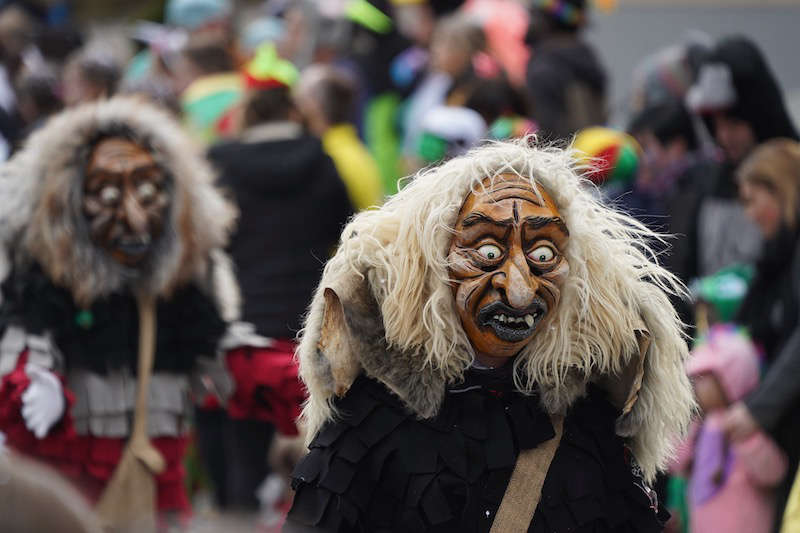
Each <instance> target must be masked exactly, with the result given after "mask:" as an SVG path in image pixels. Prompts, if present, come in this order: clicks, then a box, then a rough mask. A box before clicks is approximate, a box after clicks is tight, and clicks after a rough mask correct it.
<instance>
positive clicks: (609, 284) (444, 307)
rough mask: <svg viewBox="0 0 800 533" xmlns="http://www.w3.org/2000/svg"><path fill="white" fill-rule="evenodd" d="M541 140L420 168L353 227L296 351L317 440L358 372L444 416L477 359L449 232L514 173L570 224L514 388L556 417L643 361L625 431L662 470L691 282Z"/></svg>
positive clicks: (679, 401)
mask: <svg viewBox="0 0 800 533" xmlns="http://www.w3.org/2000/svg"><path fill="white" fill-rule="evenodd" d="M533 144H535V139H534V138H528V139H522V140H518V141H512V142H493V143H490V144H487V145H484V146H482V147H479V148H476V149H474V150H472V151H470V152H469V153H468V154H466V155H464V156H462V157H458V158H455V159H452V160H450V161H449V162H447V163H445V164H443V165H441V166H439V167H435V168H429V169H426V170H423V171H422V172H420V173H419V174H418V175H416V176H415V177H414V179H413V181H411V182H410V183H409V184H408V185H407V186H406V187H404V188H403V189H402V190H401V191H400V192H399V193H398V194H397V195H395V196H394V197H392V198H391V199H390V200H389V201H388V202H387V203H386V204H385V205H384V206H383V207H381V208H380V209H377V210H373V211H365V212H362V213H360V214H358V215H356V216H355V217H354V218H353V220H352V221H351V222H350V223H349V224H348V225H347V226H346V227H345V229H344V231H343V233H342V241H341V243H340V246H339V249H338V251H337V253H336V254H335V255H334V257H333V258H332V259H331V260H330V261H329V262H328V264H327V265H326V267H325V270H324V273H323V276H322V280H321V282H320V285H319V287H318V289H317V291H316V294H315V296H314V299H313V300H312V303H311V306H310V310H309V313H308V315H307V317H306V323H305V328H304V330H303V331H302V332H301V341H300V345H299V347H298V357H299V360H300V373H301V377H302V379H303V380H304V382H305V384H306V386H307V387H308V390H309V393H310V397H309V399H308V402H307V403H306V405H305V408H304V411H303V417H304V421H305V424H306V429H307V431H308V435H309V437H313V435H314V434H315V433H316V431H317V430H318V429H319V428H320V426H321V425H322V424H323V423H324V422H325V421H326V420H328V419H330V418H331V417H333V416H335V412H334V409H333V407H332V401H333V399H334V397H335V396H337V395H341V394H343V393H344V391H346V389H347V388H348V387H349V385H350V384H351V383H352V380H353V379H354V378H355V376H356V375H357V374H358V372H361V371H363V372H366V374H367V375H369V376H370V377H373V378H375V379H378V380H380V381H381V382H383V383H384V384H385V385H386V386H387V387H388V388H389V389H390V390H392V391H393V392H394V393H395V394H397V395H398V396H399V397H400V398H401V399H402V400H403V401H404V402H405V404H406V405H407V406H408V407H409V409H411V410H412V411H414V412H416V413H417V414H418V415H419V416H420V417H431V416H434V415H435V414H436V413H437V412H438V409H439V407H440V405H441V403H442V400H443V397H444V393H445V387H446V386H447V385H448V384H452V383H455V382H457V381H458V380H459V379H460V378H461V377H462V375H463V373H464V371H465V370H466V369H467V368H468V367H469V366H470V364H471V363H472V361H473V351H472V347H471V346H470V342H469V340H468V339H467V336H466V334H465V333H464V330H463V329H462V326H461V323H460V319H459V316H458V313H457V310H456V308H455V302H454V297H453V291H452V287H451V284H450V283H451V279H450V277H449V275H448V262H447V257H448V250H449V246H450V241H451V239H452V236H453V228H454V226H455V223H456V219H457V216H458V213H459V210H460V208H461V206H462V204H463V202H464V199H465V198H466V196H467V195H468V194H469V193H470V192H471V191H475V190H479V189H481V188H482V187H483V185H482V181H483V180H484V179H485V178H487V177H493V176H498V175H499V174H503V173H513V174H517V175H518V176H520V177H522V178H524V179H526V180H530V183H531V185H532V187H533V188H534V190H537V191H538V190H544V191H546V192H547V193H548V194H549V195H550V196H551V197H552V199H553V201H554V202H555V204H556V206H557V208H558V210H559V212H560V214H561V217H562V218H563V219H564V220H565V222H566V225H567V227H568V229H569V233H570V238H569V243H568V245H567V247H566V250H565V254H566V257H567V260H568V261H569V266H570V268H569V276H568V278H567V279H566V281H565V282H564V286H563V288H562V297H561V302H560V304H559V306H558V308H557V309H556V311H555V312H554V313H552V314H551V315H550V316H549V317H548V318H547V319H546V321H545V322H543V323H542V324H541V325H540V326H539V327H538V328H537V331H536V333H535V336H534V338H533V339H532V341H531V342H530V344H528V345H527V346H526V347H525V348H524V349H523V350H522V351H521V352H520V353H519V354H518V356H517V357H516V358H515V360H514V383H515V385H516V387H517V388H518V390H520V391H521V392H523V393H532V392H533V391H534V389H536V390H538V391H539V393H540V394H541V398H542V405H543V407H544V408H545V409H546V410H547V411H548V412H550V413H563V412H564V411H565V410H566V409H567V408H568V407H569V405H571V404H572V403H573V402H574V401H575V400H576V399H577V398H578V397H579V396H581V395H582V394H583V393H584V392H585V387H586V384H587V383H589V382H601V383H608V382H609V381H614V380H618V381H619V380H627V379H628V378H625V377H624V376H627V375H629V374H630V368H635V369H638V370H639V372H638V374H639V375H638V376H637V378H635V379H633V381H632V382H628V383H627V384H625V385H624V386H625V387H627V388H628V389H632V390H631V395H633V396H635V394H636V393H637V392H638V398H636V401H635V404H633V408H632V409H631V410H630V411H626V414H625V415H623V416H622V417H620V419H619V420H618V424H617V431H618V433H619V434H620V435H623V436H625V437H629V438H630V442H631V445H632V447H633V451H634V454H635V455H636V457H637V459H638V461H639V463H640V464H641V465H642V468H643V470H644V472H645V476H646V478H648V479H652V478H653V477H654V476H655V473H656V471H657V470H658V469H660V468H663V467H664V466H665V463H666V462H667V460H668V459H669V457H670V454H671V452H672V448H671V446H672V443H673V442H675V440H676V438H677V437H679V436H680V435H681V434H682V433H683V432H684V431H685V428H686V426H687V424H688V422H689V419H690V417H691V415H692V413H693V409H694V401H693V398H692V391H691V387H690V384H689V381H688V378H687V377H686V373H685V372H684V368H683V363H684V360H685V358H686V356H687V345H686V342H685V339H684V337H683V334H682V329H681V328H682V324H681V322H680V320H679V319H678V317H677V315H676V313H675V311H674V309H673V307H672V305H671V304H670V301H669V299H668V294H669V293H681V292H682V290H683V289H682V287H681V285H680V283H679V282H678V281H677V280H676V279H675V277H674V276H672V275H671V274H670V273H669V272H667V271H666V270H665V269H664V268H663V267H661V266H660V265H659V264H658V263H657V261H656V258H655V255H654V253H653V251H652V250H651V248H650V247H649V244H648V242H652V239H657V238H658V236H657V235H656V234H654V233H653V232H651V231H650V230H648V229H647V228H645V227H644V226H642V225H641V224H640V223H638V222H636V221H635V220H633V219H632V218H630V217H628V216H626V215H624V214H622V213H620V212H618V211H615V210H614V209H611V208H609V207H607V206H605V205H603V204H602V203H601V202H600V201H599V200H597V199H596V198H595V196H594V195H593V194H592V193H591V192H590V191H589V190H587V183H588V182H586V181H585V180H583V179H582V178H581V177H580V170H581V169H579V168H577V167H576V163H575V158H574V157H573V155H572V153H571V151H570V150H564V149H560V148H555V147H537V146H532V145H533ZM337 317H338V318H339V321H338V322H337ZM342 319H343V320H342ZM342 330H343V331H344V336H345V337H346V338H345V339H344V340H343V339H342V338H341V331H342ZM337 335H338V336H337ZM643 336H647V337H649V341H650V342H649V344H647V343H642V337H643ZM640 348H641V350H640ZM634 373H636V372H635V371H634Z"/></svg>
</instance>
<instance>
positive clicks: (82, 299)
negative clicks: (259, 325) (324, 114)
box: [0, 98, 258, 513]
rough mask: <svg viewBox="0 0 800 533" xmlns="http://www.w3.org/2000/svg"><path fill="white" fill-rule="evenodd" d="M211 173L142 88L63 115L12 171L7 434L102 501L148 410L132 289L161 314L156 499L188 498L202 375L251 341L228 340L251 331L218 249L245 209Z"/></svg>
mask: <svg viewBox="0 0 800 533" xmlns="http://www.w3.org/2000/svg"><path fill="white" fill-rule="evenodd" d="M212 182H213V176H212V173H211V170H210V168H209V167H208V166H207V164H206V163H205V162H204V161H203V159H202V158H201V157H200V156H199V155H198V154H197V153H196V151H195V150H194V149H193V147H192V145H191V144H190V143H189V141H188V140H187V139H186V138H185V136H184V134H183V133H182V132H181V131H180V129H179V127H178V126H177V125H176V124H175V123H174V122H173V120H172V119H171V118H170V117H169V116H167V115H166V114H165V113H163V112H161V111H159V110H157V109H155V108H153V107H151V106H150V105H148V104H145V103H144V102H142V101H140V100H135V99H130V98H118V99H113V100H109V101H106V102H103V103H99V104H89V105H86V106H83V107H80V108H76V109H75V110H72V111H68V112H65V113H63V114H61V115H59V116H57V117H56V118H54V119H52V120H51V121H50V122H49V123H48V124H47V125H46V126H45V127H43V128H42V129H41V130H39V131H38V132H36V133H35V134H34V135H33V136H32V137H31V138H30V140H29V141H28V143H27V146H26V147H25V149H24V150H22V151H21V152H20V153H19V154H18V155H17V156H16V157H15V158H14V159H13V160H12V161H10V162H9V163H8V164H7V165H6V166H5V167H4V168H3V171H2V174H0V198H2V202H3V205H2V209H0V227H2V235H0V241H2V242H3V244H4V249H3V254H0V255H3V256H4V257H5V258H6V259H7V261H6V263H7V264H6V266H7V267H10V268H9V269H8V270H9V271H8V272H3V277H4V278H5V281H4V283H3V286H2V298H3V302H2V307H1V308H0V309H1V310H2V312H1V313H0V376H2V381H0V431H3V432H5V433H6V435H7V436H8V443H9V445H10V446H11V447H13V448H16V449H18V450H20V451H22V452H25V453H26V454H29V455H31V456H35V457H38V458H41V459H44V460H46V461H48V462H50V463H51V464H53V465H55V466H56V467H57V468H58V469H59V470H61V471H62V472H63V473H64V474H65V475H67V477H69V478H70V479H72V480H73V481H74V482H75V483H76V484H77V485H78V486H79V487H80V488H82V489H83V490H84V491H85V492H86V493H87V494H88V495H89V497H90V499H97V498H98V497H100V495H101V494H102V492H103V490H104V487H105V486H106V484H107V482H108V480H109V479H110V478H111V476H112V474H113V473H114V471H115V468H116V466H117V463H118V462H119V461H120V457H121V454H122V451H123V448H124V447H125V445H126V441H127V440H128V438H129V437H130V435H131V432H132V431H133V430H132V428H133V426H134V422H133V419H134V418H136V416H138V413H137V414H136V416H134V415H133V412H134V401H135V397H136V389H137V385H136V383H137V376H138V375H139V372H138V370H137V368H138V367H137V362H138V357H137V349H138V344H139V316H138V315H137V300H136V299H135V298H134V294H137V295H142V294H145V295H149V297H150V298H151V299H155V300H156V304H155V305H156V312H155V316H156V317H157V318H156V323H155V339H156V340H155V362H154V364H153V370H152V376H150V387H149V395H148V397H147V406H148V407H147V409H145V411H146V413H147V421H148V424H147V428H146V437H145V438H146V439H149V441H150V442H151V443H152V445H154V446H155V449H156V450H157V451H158V452H159V454H160V456H161V458H163V464H161V465H160V468H159V469H158V470H159V471H158V472H156V473H155V474H157V475H155V474H154V475H155V490H156V495H157V507H158V509H159V510H160V511H177V512H179V513H185V512H187V511H188V510H189V502H188V500H187V497H186V493H185V490H184V486H183V485H184V472H183V466H182V459H183V456H184V452H185V449H186V444H187V430H188V424H189V416H190V414H191V410H192V401H191V397H190V381H191V378H192V377H196V376H199V375H202V376H204V379H203V380H202V382H203V383H205V384H206V391H210V392H216V393H219V395H220V396H224V395H225V387H224V384H225V383H226V376H225V373H224V371H223V370H222V366H218V367H217V365H215V361H216V354H217V352H218V349H219V348H220V347H221V345H222V344H221V341H222V340H226V342H227V341H230V342H229V344H228V346H227V347H234V346H239V345H241V344H242V342H238V341H237V339H236V338H235V336H234V335H231V336H225V338H224V339H223V336H224V335H226V332H227V333H231V334H232V333H233V332H234V331H236V330H237V329H239V328H228V324H229V323H232V321H233V320H235V319H236V316H237V313H238V288H237V286H236V283H235V280H234V278H233V276H232V272H231V269H230V267H229V266H228V264H229V261H227V260H226V258H225V256H224V255H222V254H221V252H220V251H219V250H220V249H221V248H222V247H224V246H225V244H226V241H227V238H228V233H229V231H230V229H231V226H232V224H233V222H234V218H235V214H236V213H235V209H234V207H233V206H232V205H231V204H229V203H228V202H227V201H226V200H225V199H224V198H223V197H222V196H221V195H220V193H219V192H218V191H217V189H216V188H215V187H214V185H213V183H212ZM244 342H245V343H247V342H255V344H258V339H255V341H250V340H246V341H244ZM143 344H144V343H143ZM212 376H219V377H220V379H219V380H215V379H209V378H210V377H212ZM144 395H145V394H144V391H143V396H144ZM207 399H209V398H207V397H206V395H205V394H203V396H200V397H198V400H200V401H205V400H207ZM217 400H219V398H217ZM143 433H144V431H143ZM160 462H161V461H156V463H160Z"/></svg>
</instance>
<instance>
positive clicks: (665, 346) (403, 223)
mask: <svg viewBox="0 0 800 533" xmlns="http://www.w3.org/2000/svg"><path fill="white" fill-rule="evenodd" d="M528 142H529V140H528V139H520V140H515V141H511V142H498V143H493V144H489V145H485V146H483V147H480V148H477V149H475V150H473V151H471V152H469V153H468V154H466V155H463V156H460V157H456V158H453V159H451V160H450V161H448V162H447V163H444V164H443V165H441V166H438V167H435V168H434V169H428V170H426V171H422V172H420V173H419V174H417V176H416V178H415V179H414V181H412V182H411V183H410V184H409V185H407V186H406V187H404V188H403V189H402V190H401V191H400V192H399V193H398V194H397V195H395V196H394V197H392V198H391V199H390V200H389V201H388V202H387V203H386V204H384V205H383V206H382V207H381V208H379V209H377V210H370V211H364V212H361V213H359V214H358V215H356V216H355V217H354V218H353V220H352V221H351V222H350V224H348V226H347V227H345V229H344V231H343V234H342V242H341V244H340V246H339V248H338V250H337V252H336V254H335V255H334V256H333V258H331V260H330V261H329V262H328V264H327V266H326V267H325V272H324V274H323V277H322V280H321V282H320V285H319V287H318V288H317V291H316V293H315V295H314V299H313V300H312V303H311V307H310V310H309V314H308V317H307V319H306V322H305V329H304V330H303V336H302V339H301V341H300V345H299V347H298V357H299V360H300V372H301V377H302V378H303V380H304V382H305V385H306V387H307V389H308V391H309V400H308V402H307V403H306V404H305V407H304V413H303V416H304V422H305V427H306V428H307V431H308V438H309V439H310V444H309V448H310V451H309V453H308V455H307V456H306V457H305V458H304V459H303V460H302V461H301V462H300V463H299V464H298V466H297V467H296V469H295V471H294V474H293V487H294V489H295V491H296V493H295V497H294V502H293V507H292V509H291V511H290V512H289V516H288V518H287V523H286V525H285V526H284V529H283V531H284V533H299V532H323V531H324V532H356V531H357V532H388V531H397V532H401V531H402V532H407V531H414V532H423V531H437V532H450V531H452V532H456V531H457V532H477V531H481V532H484V531H489V530H490V529H491V530H492V531H525V530H527V531H533V532H545V531H547V532H552V531H558V532H565V531H574V532H579V533H580V532H595V533H596V532H656V531H660V530H661V529H662V520H663V519H664V518H665V515H664V513H663V512H661V510H660V508H659V505H658V502H657V498H655V494H654V492H653V491H652V489H650V488H649V486H648V485H647V481H649V480H652V479H653V478H654V477H655V474H656V471H657V470H658V469H659V468H660V467H663V466H664V462H665V460H666V458H667V456H668V454H669V452H670V442H673V438H672V437H674V436H677V435H679V434H680V433H681V432H682V431H683V430H684V429H685V427H686V424H687V423H688V421H689V419H690V416H691V414H692V411H693V407H694V402H693V400H692V393H691V388H690V384H689V382H688V378H687V377H686V374H685V372H684V370H683V367H682V362H683V360H684V358H685V356H686V355H687V346H686V343H685V342H684V340H683V338H682V336H681V332H680V322H679V320H678V318H677V315H676V313H675V311H674V310H673V309H672V307H671V306H670V304H669V300H668V298H667V295H666V294H665V290H666V291H669V290H673V289H676V288H677V287H676V286H675V285H674V278H672V277H671V276H670V274H669V273H667V271H666V270H664V269H663V268H662V267H661V266H659V265H657V264H656V263H654V262H653V261H652V259H651V258H652V250H651V249H650V248H649V245H648V242H647V238H648V236H649V237H653V235H652V234H651V233H649V232H648V231H647V230H646V229H645V228H644V227H642V226H637V225H636V223H635V222H634V221H633V220H632V219H630V217H628V216H627V215H624V214H622V213H620V212H617V211H614V210H612V209H611V208H609V207H607V206H605V205H604V204H602V203H601V202H600V201H599V200H597V199H596V198H595V197H594V196H593V195H592V193H591V192H589V191H587V190H586V189H585V188H584V187H583V186H582V185H581V180H580V178H579V176H578V174H577V172H576V171H575V170H574V168H573V165H575V164H576V163H575V161H574V159H573V158H572V156H571V154H570V152H568V151H565V150H561V149H558V148H539V147H531V146H529V145H528ZM645 273H646V274H645Z"/></svg>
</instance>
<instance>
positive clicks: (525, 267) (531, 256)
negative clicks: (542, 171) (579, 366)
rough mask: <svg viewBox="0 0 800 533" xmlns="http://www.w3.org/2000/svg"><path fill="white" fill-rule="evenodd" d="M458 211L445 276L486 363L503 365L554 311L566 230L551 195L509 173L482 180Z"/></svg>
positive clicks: (566, 269) (563, 262) (565, 267)
mask: <svg viewBox="0 0 800 533" xmlns="http://www.w3.org/2000/svg"><path fill="white" fill-rule="evenodd" d="M483 185H484V187H485V190H479V191H476V192H474V193H470V194H469V196H467V198H466V199H465V201H464V205H463V206H462V208H461V211H460V212H459V215H458V220H457V221H456V225H455V236H454V237H453V240H452V241H451V243H450V252H449V262H450V276H451V278H452V279H453V280H454V282H453V291H454V294H455V298H456V308H457V310H458V313H459V316H460V318H461V324H462V326H463V328H464V331H465V332H466V334H467V337H468V338H469V340H470V342H471V343H472V347H473V348H474V350H475V355H476V359H477V360H478V361H479V362H480V363H482V364H484V365H487V366H492V367H497V366H502V365H503V364H504V363H505V362H507V361H508V359H509V358H510V357H513V356H514V355H516V354H517V353H518V352H519V351H520V350H521V349H522V348H523V347H524V346H525V345H527V344H528V343H529V342H530V341H531V339H532V338H533V336H534V334H535V332H536V330H537V328H538V327H539V326H540V324H541V323H542V321H544V320H545V319H546V318H547V317H548V316H549V315H551V314H552V313H554V312H555V309H556V307H557V306H558V302H559V297H560V293H561V286H562V284H563V283H564V280H565V279H566V277H567V274H568V272H569V264H568V263H567V259H566V257H565V256H564V248H565V247H566V245H567V241H568V240H569V231H568V230H567V227H566V225H565V223H564V221H563V219H562V218H561V215H560V214H559V212H558V209H557V208H556V206H555V203H554V202H553V200H552V199H551V198H550V196H549V195H548V194H547V193H546V192H545V191H544V190H542V189H539V194H538V195H537V194H536V192H534V190H533V188H532V187H531V184H530V183H529V182H528V181H527V180H525V179H523V178H520V177H519V176H516V175H514V174H502V175H499V176H497V177H495V178H494V179H492V178H487V179H485V180H484V181H483Z"/></svg>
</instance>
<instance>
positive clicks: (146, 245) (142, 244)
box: [114, 235, 151, 257]
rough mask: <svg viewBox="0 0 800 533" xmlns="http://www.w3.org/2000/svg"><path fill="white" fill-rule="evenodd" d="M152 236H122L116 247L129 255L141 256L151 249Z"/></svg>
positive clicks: (115, 244)
mask: <svg viewBox="0 0 800 533" xmlns="http://www.w3.org/2000/svg"><path fill="white" fill-rule="evenodd" d="M150 242H151V241H150V236H149V235H142V236H139V237H121V238H119V239H117V240H116V242H115V243H114V248H116V249H117V250H118V251H119V252H122V253H123V254H125V255H126V256H128V257H141V256H143V255H145V254H146V253H147V252H148V250H150Z"/></svg>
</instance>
